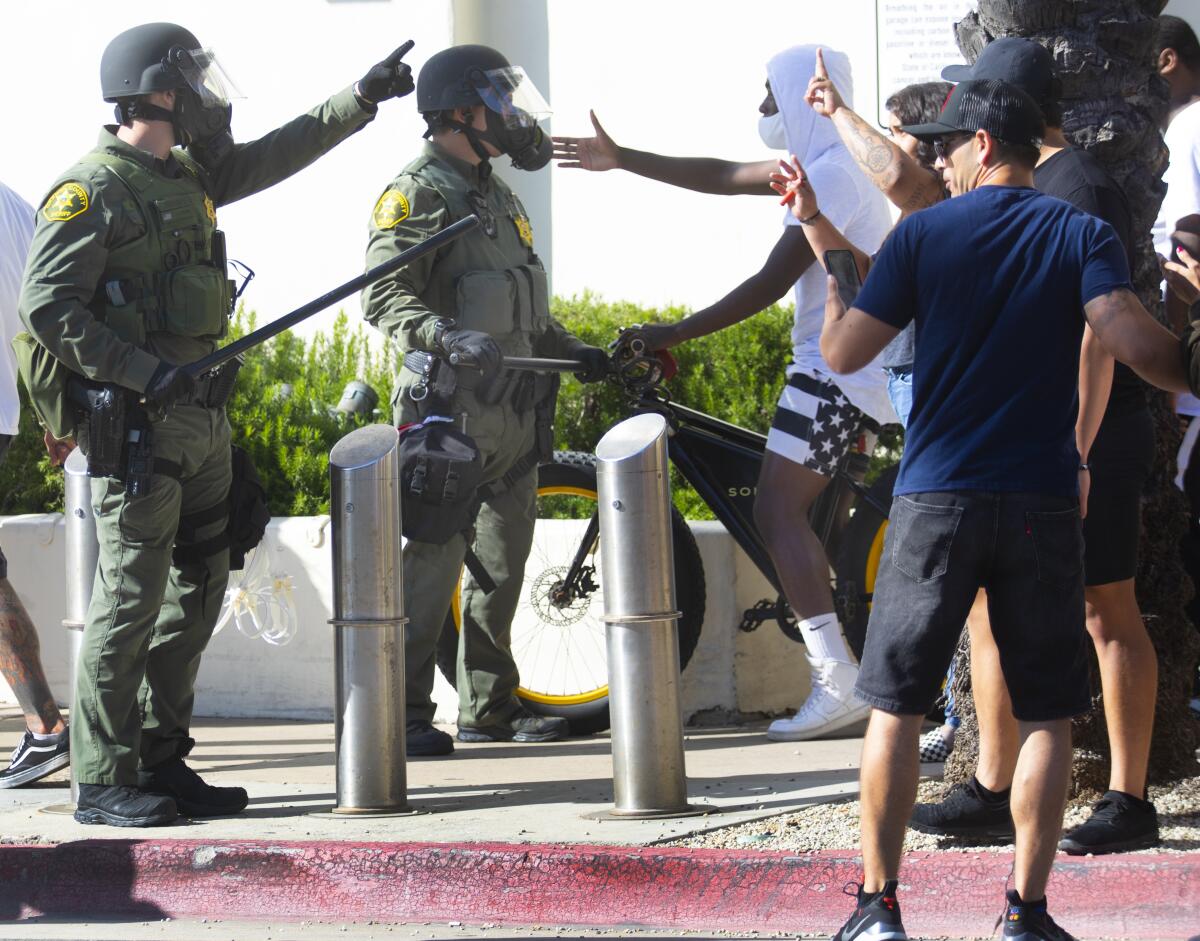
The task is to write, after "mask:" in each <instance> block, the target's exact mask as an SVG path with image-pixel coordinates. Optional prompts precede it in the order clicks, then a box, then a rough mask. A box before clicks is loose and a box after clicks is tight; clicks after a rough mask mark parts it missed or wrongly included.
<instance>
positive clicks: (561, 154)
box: [552, 111, 621, 170]
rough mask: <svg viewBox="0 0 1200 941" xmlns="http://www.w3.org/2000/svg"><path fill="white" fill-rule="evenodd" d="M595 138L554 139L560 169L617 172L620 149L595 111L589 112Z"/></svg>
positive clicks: (555, 154)
mask: <svg viewBox="0 0 1200 941" xmlns="http://www.w3.org/2000/svg"><path fill="white" fill-rule="evenodd" d="M588 115H589V116H590V117H591V119H592V127H593V128H595V129H596V136H595V137H554V138H552V139H553V141H554V153H553V157H554V159H555V160H556V161H558V165H559V166H560V167H566V168H567V169H571V170H615V169H617V168H618V167H620V165H621V161H620V156H621V155H620V148H619V147H617V145H616V143H615V142H614V141H613V139H612V138H611V137H609V136H608V134H607V133H606V132H605V130H604V128H603V127H601V126H600V122H599V121H598V120H597V118H596V112H595V111H589V112H588Z"/></svg>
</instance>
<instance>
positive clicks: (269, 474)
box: [0, 294, 898, 519]
mask: <svg viewBox="0 0 1200 941" xmlns="http://www.w3.org/2000/svg"><path fill="white" fill-rule="evenodd" d="M686 314H687V311H686V310H684V309H683V308H677V307H672V308H668V309H665V310H656V309H650V308H645V307H638V306H637V305H634V304H628V303H621V302H613V303H607V302H604V301H602V300H600V299H598V298H596V297H594V296H592V295H590V294H585V295H584V296H583V297H573V298H555V301H554V315H555V316H556V317H557V318H558V319H559V320H560V321H561V322H562V323H563V324H564V325H565V326H566V327H567V328H568V329H569V330H571V331H572V332H574V333H576V334H577V335H578V336H580V337H582V338H583V339H584V340H586V341H588V342H589V343H594V344H596V345H598V346H603V345H607V344H608V343H609V342H611V341H612V340H613V338H614V337H615V336H616V335H617V332H618V330H619V329H620V328H621V327H624V326H628V325H630V324H635V323H647V322H651V321H673V320H678V319H679V318H681V317H683V316H685V315H686ZM791 317H792V315H791V308H790V307H786V308H785V307H779V306H774V307H771V308H769V309H768V310H765V311H763V312H762V313H760V314H759V315H757V316H756V317H752V318H750V319H749V320H747V321H744V322H743V323H741V324H738V325H737V326H736V327H732V328H730V329H728V330H724V331H721V332H720V333H717V334H713V335H711V336H707V337H703V338H701V339H699V340H695V341H693V342H691V343H688V344H685V345H684V346H681V347H678V348H676V350H675V351H674V352H675V355H676V358H677V359H678V361H679V375H678V376H676V377H675V378H674V379H673V380H672V381H671V382H670V385H669V388H670V391H671V395H672V397H673V398H674V399H675V400H676V401H678V402H681V403H683V404H686V405H689V406H691V407H692V408H696V409H700V410H702V411H707V412H711V413H712V414H714V415H717V416H718V417H720V418H723V419H724V420H726V421H730V422H733V423H734V424H738V425H742V426H744V427H746V428H751V429H754V430H756V431H762V432H765V431H766V429H767V427H768V426H769V425H770V421H771V416H772V414H773V413H774V409H775V401H776V399H777V398H778V396H779V390H780V387H781V385H782V383H783V375H784V368H785V367H786V365H787V363H788V361H789V357H790V354H791V350H790V331H791ZM254 323H255V319H254V315H253V314H249V315H246V314H244V313H239V316H238V317H237V318H236V319H235V322H234V325H233V331H232V335H233V336H240V335H242V334H244V333H246V332H248V331H249V330H251V329H253V328H254ZM369 330H370V328H368V327H367V326H365V325H363V324H355V325H351V324H350V323H349V322H348V320H347V318H346V317H345V316H344V315H339V317H338V318H337V320H336V321H335V323H334V325H333V328H332V330H330V331H329V332H328V333H326V334H320V335H317V336H315V337H312V338H311V339H309V340H305V339H303V338H301V337H298V336H296V335H295V334H292V333H290V332H289V333H283V334H281V335H280V336H279V337H277V338H276V339H275V340H273V341H271V342H269V343H267V344H265V345H264V346H262V347H260V348H258V349H257V350H254V351H252V352H251V353H250V355H249V356H248V357H247V360H246V365H245V366H244V367H243V369H242V371H241V374H240V375H239V377H238V384H237V389H236V391H235V393H234V396H233V399H232V401H231V402H230V405H229V419H230V422H231V424H232V426H233V439H234V442H235V443H236V444H239V445H241V446H242V447H244V448H246V449H247V450H248V451H249V452H250V454H251V456H252V457H253V459H254V462H255V465H256V467H257V468H258V470H259V473H260V475H261V476H262V477H263V480H264V482H265V483H266V486H267V492H268V494H269V496H270V501H271V512H272V513H273V514H275V515H278V516H308V515H313V514H319V513H325V512H328V507H329V497H328V490H329V484H328V454H329V450H330V449H331V448H332V447H333V445H334V443H335V442H336V441H337V440H338V439H339V438H340V437H342V436H343V435H344V434H346V433H347V432H348V431H350V430H351V429H353V428H355V427H358V426H359V425H361V424H364V423H366V422H369V421H373V420H374V421H379V420H382V421H388V420H389V419H390V408H389V406H388V400H389V397H390V392H391V386H392V377H393V375H394V372H395V365H396V364H395V356H394V353H393V351H392V350H391V349H390V348H387V347H381V345H380V344H378V343H372V342H370V339H369V336H368V334H369ZM353 379H362V380H364V381H366V382H367V383H368V384H370V385H371V386H372V387H373V388H374V389H375V390H376V391H377V392H378V393H379V396H380V412H379V414H378V415H377V417H376V418H374V419H370V418H352V417H345V416H341V415H337V414H336V413H333V412H332V411H331V406H332V405H334V404H335V403H336V402H337V401H338V399H339V398H340V397H341V393H342V389H343V388H344V387H345V385H346V383H347V382H349V381H351V380H353ZM22 402H23V406H22V416H21V429H22V430H21V434H20V435H19V436H18V439H17V440H16V441H14V442H13V446H12V448H11V449H10V451H9V455H8V458H7V460H6V461H5V462H4V464H3V465H0V515H11V514H15V513H37V512H46V511H52V510H59V509H61V508H62V483H61V475H60V473H59V472H58V471H56V470H54V469H53V468H51V467H50V466H49V461H48V460H47V459H46V457H45V451H44V449H43V448H42V444H41V432H40V429H39V428H38V427H37V422H36V420H35V419H34V418H33V415H32V412H30V411H29V409H28V406H27V404H25V403H24V397H22ZM624 414H625V403H624V402H623V400H622V397H621V395H620V393H619V392H618V391H617V390H616V389H615V388H614V387H612V386H611V385H610V384H608V383H601V384H597V385H591V386H581V385H580V384H579V383H578V382H576V381H574V379H572V378H571V377H569V376H568V377H566V378H565V380H564V382H563V387H562V393H561V394H560V397H559V410H558V421H557V423H556V426H557V431H558V441H557V446H558V447H559V448H561V449H567V450H575V451H591V450H592V449H593V447H594V446H595V443H596V441H597V440H599V438H600V436H601V435H603V434H604V432H605V431H606V430H607V429H608V428H609V427H611V426H612V424H613V423H614V422H616V421H617V420H619V419H620V418H621V417H623V416H624ZM883 443H884V444H885V445H887V447H885V448H882V449H881V452H882V453H880V454H878V455H877V457H876V463H877V464H879V465H880V466H884V465H886V464H888V463H892V462H894V460H895V453H894V452H895V449H896V448H897V446H898V441H897V440H896V438H895V437H894V436H893V437H891V438H888V439H885V442H883ZM674 486H675V492H676V502H677V503H678V504H679V505H680V508H681V509H682V510H683V511H684V512H685V514H686V515H687V516H689V517H691V518H698V519H709V518H711V514H710V513H709V512H708V508H707V507H705V506H704V505H703V503H702V502H701V501H700V500H699V498H698V497H697V495H696V494H695V493H693V492H691V491H690V489H688V488H686V486H684V485H683V484H682V482H681V481H679V480H678V479H676V480H675V482H674Z"/></svg>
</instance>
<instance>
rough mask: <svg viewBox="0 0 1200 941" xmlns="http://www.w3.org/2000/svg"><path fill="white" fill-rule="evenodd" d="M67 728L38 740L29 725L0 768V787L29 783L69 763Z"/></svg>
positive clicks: (1, 788) (69, 744) (68, 731)
mask: <svg viewBox="0 0 1200 941" xmlns="http://www.w3.org/2000/svg"><path fill="white" fill-rule="evenodd" d="M70 749H71V734H70V729H63V730H62V731H61V732H56V733H55V734H54V736H53V737H52V738H51V740H49V741H42V742H39V741H38V740H37V739H35V738H34V737H33V733H32V732H30V731H29V729H26V730H25V734H24V735H23V736H21V741H19V742H18V743H17V747H16V748H14V749H13V753H12V757H11V758H10V759H9V760H8V767H7V768H5V769H4V770H3V771H0V790H4V789H5V788H10V787H20V786H21V785H22V784H32V783H33V782H34V781H38V780H40V779H42V778H44V777H45V776H46V775H48V774H52V773H53V772H55V771H57V770H58V769H59V768H65V767H66V766H67V765H69V764H70V763H71V753H70Z"/></svg>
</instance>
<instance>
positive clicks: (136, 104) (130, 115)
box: [116, 99, 187, 146]
mask: <svg viewBox="0 0 1200 941" xmlns="http://www.w3.org/2000/svg"><path fill="white" fill-rule="evenodd" d="M116 114H117V122H118V123H119V124H124V123H125V122H126V121H127V120H132V119H134V118H140V119H141V120H143V121H166V122H167V123H168V124H170V125H171V128H172V130H173V131H174V132H175V144H176V145H177V146H183V145H184V144H185V143H187V142H186V141H185V140H184V138H183V134H182V133H181V132H180V130H179V124H178V122H177V121H176V119H175V112H174V111H170V110H168V109H166V108H163V107H160V106H159V105H156V104H151V103H150V102H149V101H145V100H144V99H143V100H140V101H131V102H130V103H129V104H128V105H124V106H122V105H121V104H118V105H117V107H116Z"/></svg>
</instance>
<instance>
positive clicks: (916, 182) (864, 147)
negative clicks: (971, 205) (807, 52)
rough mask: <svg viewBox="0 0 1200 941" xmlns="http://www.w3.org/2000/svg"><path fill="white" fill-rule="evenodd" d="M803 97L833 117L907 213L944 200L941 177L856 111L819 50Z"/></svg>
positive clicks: (853, 150) (865, 166) (873, 177)
mask: <svg viewBox="0 0 1200 941" xmlns="http://www.w3.org/2000/svg"><path fill="white" fill-rule="evenodd" d="M804 100H805V101H807V102H808V104H809V105H810V106H811V107H812V109H813V110H814V111H815V112H817V114H819V115H822V116H824V117H826V118H830V119H831V120H832V121H833V126H834V127H835V128H837V132H838V136H839V137H840V138H841V139H842V143H844V144H845V145H846V149H847V150H849V151H850V154H851V156H852V157H854V160H855V162H856V163H857V164H858V165H859V166H860V167H861V168H862V171H863V173H865V174H866V175H867V179H869V180H870V181H871V182H872V183H874V184H875V186H876V187H878V188H879V190H880V191H881V192H882V193H883V195H884V196H886V197H887V198H888V199H890V200H891V201H892V203H893V204H894V205H895V206H896V207H897V208H899V209H900V211H901V212H902V213H904V214H905V215H907V214H909V213H912V212H916V211H917V210H918V209H924V208H925V207H926V206H932V205H933V204H934V203H937V202H941V200H942V198H943V195H944V191H943V188H942V180H941V177H940V176H938V174H936V173H934V172H933V171H932V170H927V169H926V168H925V167H923V166H921V164H920V163H918V162H917V161H916V160H914V159H913V158H912V157H910V156H909V155H908V154H906V153H905V152H904V151H903V150H901V149H900V148H899V147H897V146H896V144H895V142H893V141H890V140H888V139H887V138H886V137H884V136H883V135H882V134H881V133H880V132H879V131H877V130H876V129H875V128H873V127H871V125H869V124H868V123H867V122H866V121H864V120H863V119H862V118H860V117H859V116H858V115H857V114H855V113H854V111H852V110H851V109H850V108H849V107H848V106H847V105H846V102H845V101H843V100H842V96H841V93H840V92H839V91H838V90H837V86H836V85H834V84H833V82H832V81H831V80H830V78H829V73H828V71H826V69H825V58H824V56H823V55H822V54H821V50H819V49H818V50H817V68H816V74H815V75H813V77H812V78H811V79H810V80H809V82H808V89H807V90H806V91H805V93H804Z"/></svg>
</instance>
